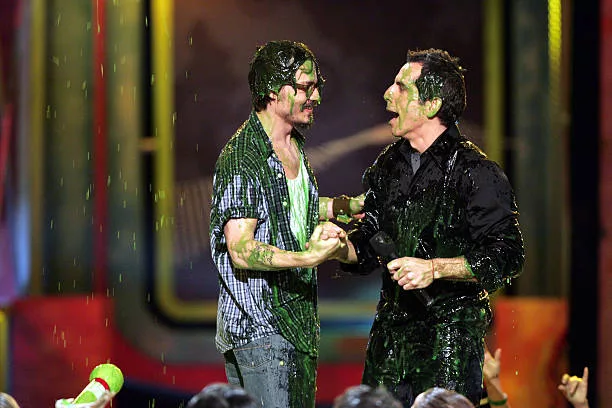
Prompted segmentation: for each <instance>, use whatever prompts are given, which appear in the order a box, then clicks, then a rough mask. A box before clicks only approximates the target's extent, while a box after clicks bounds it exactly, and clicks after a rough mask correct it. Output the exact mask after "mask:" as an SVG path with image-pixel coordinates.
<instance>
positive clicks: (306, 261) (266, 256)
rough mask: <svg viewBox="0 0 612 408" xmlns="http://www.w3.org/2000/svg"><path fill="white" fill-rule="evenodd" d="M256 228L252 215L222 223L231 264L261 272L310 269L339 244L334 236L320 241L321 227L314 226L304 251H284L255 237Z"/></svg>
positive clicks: (325, 257) (330, 253) (324, 258)
mask: <svg viewBox="0 0 612 408" xmlns="http://www.w3.org/2000/svg"><path fill="white" fill-rule="evenodd" d="M256 227H257V220H256V219H253V218H236V219H231V220H229V221H228V222H227V223H226V224H225V227H224V229H223V232H224V234H225V240H226V242H227V248H228V251H229V254H230V257H231V259H232V262H233V264H234V265H235V266H236V267H238V268H241V269H253V270H260V271H274V270H280V269H287V268H296V267H305V268H310V267H314V266H317V265H319V264H320V263H322V262H323V261H325V260H326V259H328V258H329V257H330V256H331V255H332V253H333V252H334V251H336V250H337V248H338V246H339V245H340V243H339V241H338V239H336V238H332V239H328V240H321V238H320V236H321V232H322V230H323V228H322V226H317V228H315V231H314V232H313V235H312V237H311V239H310V241H309V245H308V248H307V249H306V250H305V251H301V252H292V251H285V250H283V249H280V248H277V247H275V246H273V245H269V244H266V243H263V242H260V241H257V240H255V228H256ZM327 228H333V227H329V226H328V227H327ZM336 228H339V227H336Z"/></svg>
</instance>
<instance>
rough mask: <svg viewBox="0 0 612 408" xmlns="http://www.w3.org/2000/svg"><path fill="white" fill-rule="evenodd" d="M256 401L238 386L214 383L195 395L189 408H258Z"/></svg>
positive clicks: (188, 404)
mask: <svg viewBox="0 0 612 408" xmlns="http://www.w3.org/2000/svg"><path fill="white" fill-rule="evenodd" d="M258 407H259V405H258V404H257V402H256V401H255V399H254V398H253V397H252V396H250V395H249V394H248V393H247V392H246V391H245V390H244V389H242V388H240V387H238V386H237V385H232V384H226V383H212V384H209V385H207V386H206V387H204V388H203V389H202V391H200V392H199V393H197V394H196V395H194V396H193V397H192V398H191V399H190V400H189V403H187V408H258Z"/></svg>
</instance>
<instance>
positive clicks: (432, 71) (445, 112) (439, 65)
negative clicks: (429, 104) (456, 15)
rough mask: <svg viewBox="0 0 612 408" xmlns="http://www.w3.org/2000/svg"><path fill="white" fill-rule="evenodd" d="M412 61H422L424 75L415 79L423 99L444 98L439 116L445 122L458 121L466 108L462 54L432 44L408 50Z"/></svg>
mask: <svg viewBox="0 0 612 408" xmlns="http://www.w3.org/2000/svg"><path fill="white" fill-rule="evenodd" d="M406 61H407V62H410V63H421V64H422V65H423V68H422V69H421V76H419V78H418V79H417V80H416V81H415V85H416V87H417V89H418V90H419V100H420V101H421V102H425V101H430V100H432V99H434V98H440V99H441V100H442V106H441V107H440V110H439V111H438V113H437V115H436V116H437V117H439V118H440V121H441V122H442V124H444V125H445V126H450V125H452V124H454V123H455V122H457V120H459V118H460V117H461V115H462V114H463V111H464V110H465V105H466V97H465V81H464V79H463V73H464V72H465V70H464V69H463V68H462V67H461V65H459V58H455V57H452V56H451V55H450V54H449V53H448V52H446V51H443V50H437V49H433V48H430V49H428V50H422V51H408V55H407V58H406Z"/></svg>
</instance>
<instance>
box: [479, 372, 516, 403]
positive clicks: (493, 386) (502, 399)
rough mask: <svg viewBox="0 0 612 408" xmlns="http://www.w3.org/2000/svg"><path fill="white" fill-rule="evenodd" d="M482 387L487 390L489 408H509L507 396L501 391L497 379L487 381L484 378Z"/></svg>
mask: <svg viewBox="0 0 612 408" xmlns="http://www.w3.org/2000/svg"><path fill="white" fill-rule="evenodd" d="M484 385H485V388H486V389H487V396H488V400H489V405H490V406H491V407H501V408H510V404H509V403H508V395H506V393H505V392H503V391H502V387H501V383H500V381H499V377H496V378H492V379H487V378H486V377H485V379H484Z"/></svg>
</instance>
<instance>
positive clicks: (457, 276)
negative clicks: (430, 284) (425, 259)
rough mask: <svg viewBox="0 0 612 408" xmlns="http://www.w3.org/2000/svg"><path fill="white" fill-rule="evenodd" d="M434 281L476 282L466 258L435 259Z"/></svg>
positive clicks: (433, 262)
mask: <svg viewBox="0 0 612 408" xmlns="http://www.w3.org/2000/svg"><path fill="white" fill-rule="evenodd" d="M432 264H433V265H432V267H433V271H434V273H433V275H434V279H446V280H458V281H469V282H476V281H477V279H476V278H475V277H474V275H473V274H472V271H471V270H470V269H469V267H468V265H467V262H466V260H465V258H464V257H462V256H459V257H456V258H434V259H433V260H432Z"/></svg>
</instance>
